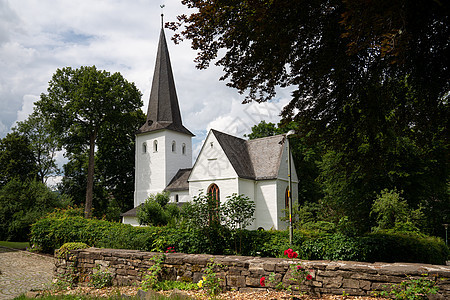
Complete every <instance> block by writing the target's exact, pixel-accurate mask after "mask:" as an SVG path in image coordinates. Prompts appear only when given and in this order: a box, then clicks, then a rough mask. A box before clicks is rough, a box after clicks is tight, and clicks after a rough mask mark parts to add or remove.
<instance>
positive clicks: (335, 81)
mask: <svg viewBox="0 0 450 300" xmlns="http://www.w3.org/2000/svg"><path fill="white" fill-rule="evenodd" d="M183 3H184V4H185V5H187V6H188V7H191V8H196V9H197V10H196V11H195V12H194V13H192V14H191V15H189V16H187V15H182V16H179V18H178V22H175V23H170V24H168V27H170V28H173V29H175V30H179V32H178V33H177V34H176V35H175V40H176V41H179V40H181V39H184V38H187V39H190V40H191V41H192V47H193V48H194V49H196V50H198V57H197V58H196V61H197V63H198V67H199V68H206V67H208V66H209V64H210V63H211V62H214V63H215V64H216V65H218V66H221V67H223V70H224V74H223V76H222V78H221V79H222V80H226V81H227V85H229V86H231V87H234V88H236V89H238V91H240V92H241V93H246V98H245V100H244V101H267V100H269V99H271V98H273V97H274V96H275V92H276V88H277V87H278V86H281V87H286V86H290V87H295V90H294V91H293V93H292V99H291V101H290V103H289V104H288V105H287V106H286V107H285V108H284V110H283V112H282V116H283V117H284V122H288V121H289V120H290V119H295V121H296V122H297V123H298V133H299V137H300V138H305V141H307V143H310V144H316V145H317V144H318V142H319V141H320V143H321V144H322V145H323V155H325V154H326V156H324V161H323V164H322V165H321V169H322V172H321V173H322V175H321V177H320V178H321V183H322V184H323V191H324V192H325V199H326V200H327V201H328V204H329V206H330V210H332V211H333V210H334V213H337V214H338V215H339V214H346V215H350V217H351V219H352V220H353V221H358V222H359V224H369V222H370V220H369V209H370V207H371V203H372V202H373V200H374V199H375V196H376V194H377V193H379V192H380V191H381V190H382V189H384V188H389V189H393V188H395V187H397V188H399V189H402V190H404V196H405V199H408V201H410V202H411V203H410V204H412V207H414V206H417V205H418V204H419V203H422V204H425V205H426V206H428V207H429V208H430V210H431V211H433V212H434V213H435V215H433V216H431V215H430V218H429V219H430V220H435V224H432V225H430V227H434V228H437V226H438V224H439V223H440V222H442V221H444V220H443V219H442V218H445V211H446V210H445V209H447V212H448V193H447V192H446V183H447V181H448V159H446V156H447V155H446V153H448V152H447V151H448V138H447V136H446V132H447V125H448V123H447V122H448V121H447V120H448V95H449V91H450V81H449V80H448V78H449V56H448V52H449V43H448V36H449V24H450V22H449V14H448V12H449V5H448V3H446V2H442V1H433V0H419V1H405V0H394V1H390V0H381V1H359V0H328V1H324V0H308V1H306V0H297V1H287V0H273V1H245V0H243V1H237V0H236V1H226V2H223V1H198V0H184V1H183ZM422 187H423V188H422ZM446 203H447V204H446ZM434 213H433V214H434ZM447 215H448V214H447ZM447 222H448V220H447Z"/></svg>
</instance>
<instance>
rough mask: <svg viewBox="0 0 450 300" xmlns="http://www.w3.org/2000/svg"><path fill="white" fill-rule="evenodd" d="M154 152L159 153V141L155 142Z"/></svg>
mask: <svg viewBox="0 0 450 300" xmlns="http://www.w3.org/2000/svg"><path fill="white" fill-rule="evenodd" d="M153 152H158V141H157V140H154V141H153Z"/></svg>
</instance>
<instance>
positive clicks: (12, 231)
mask: <svg viewBox="0 0 450 300" xmlns="http://www.w3.org/2000/svg"><path fill="white" fill-rule="evenodd" d="M70 201H71V200H70V198H69V197H67V196H66V195H58V194H57V193H55V192H52V191H51V190H50V189H49V188H48V187H47V186H46V185H45V184H44V183H42V182H40V181H39V180H35V179H28V180H25V181H21V180H19V179H11V180H10V181H8V183H6V185H4V186H3V187H2V188H0V239H6V240H12V241H26V240H28V235H29V233H30V226H31V224H33V223H34V222H36V221H37V220H38V219H39V218H41V217H43V216H44V215H45V214H46V213H48V212H50V211H52V210H53V208H55V207H65V206H67V205H68V204H70Z"/></svg>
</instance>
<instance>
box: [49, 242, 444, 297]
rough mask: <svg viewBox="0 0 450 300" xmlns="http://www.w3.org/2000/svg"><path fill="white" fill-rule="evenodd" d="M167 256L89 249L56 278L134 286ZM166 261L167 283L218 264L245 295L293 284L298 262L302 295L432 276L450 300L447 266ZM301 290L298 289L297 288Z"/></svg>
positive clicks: (179, 256) (73, 256)
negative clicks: (94, 277) (101, 275)
mask: <svg viewBox="0 0 450 300" xmlns="http://www.w3.org/2000/svg"><path fill="white" fill-rule="evenodd" d="M156 255H163V254H162V253H156V252H142V251H137V250H120V249H99V248H89V249H80V250H71V251H70V254H68V255H66V256H65V257H63V258H58V255H55V256H56V257H57V258H58V259H57V262H56V268H55V272H56V274H69V273H71V274H73V275H75V276H73V277H74V278H75V279H76V281H78V282H82V281H85V280H86V279H87V276H88V275H89V274H91V273H92V272H93V269H94V268H96V267H98V266H99V267H100V269H102V270H108V272H110V273H111V274H112V276H113V283H114V284H115V285H130V284H133V283H139V282H140V281H141V278H142V275H143V272H145V271H147V270H148V268H150V267H151V266H152V265H153V264H154V261H153V260H152V258H153V257H155V256H156ZM164 255H165V259H164V262H163V263H162V267H163V272H162V274H161V276H162V278H163V279H170V280H178V281H191V282H198V281H199V280H201V278H202V276H203V275H204V272H205V268H206V267H207V265H208V263H211V262H212V261H213V262H214V263H216V264H220V265H221V267H220V268H217V269H216V270H215V272H216V274H217V276H218V277H219V278H221V279H222V281H221V284H222V286H223V287H224V288H225V289H228V290H230V289H235V290H239V291H242V292H249V291H255V290H263V289H266V288H273V287H274V285H273V284H271V283H269V282H268V281H267V280H266V283H267V286H266V287H261V286H260V279H261V277H262V276H264V277H266V278H268V277H269V276H270V274H271V273H273V274H274V276H275V279H276V281H278V282H279V281H282V282H283V284H284V285H285V286H288V285H292V284H293V283H294V282H293V281H292V280H291V278H292V275H291V268H290V265H292V264H299V263H301V264H302V266H303V267H305V268H306V269H309V270H310V274H311V275H312V277H313V279H312V280H311V281H305V282H304V283H302V286H301V287H300V290H301V291H304V292H307V293H309V294H312V295H322V294H335V295H342V294H343V293H345V294H348V295H361V296H364V295H372V293H373V292H375V291H381V290H385V289H388V288H389V286H390V285H391V284H395V283H400V282H401V281H403V280H405V279H407V277H408V276H410V277H414V278H417V277H421V276H424V274H426V275H425V276H427V277H428V278H430V279H433V280H436V282H437V285H438V287H439V293H440V296H441V297H444V298H445V297H446V298H447V299H448V298H450V267H449V266H441V265H427V264H411V263H363V262H348V261H302V260H298V259H283V258H261V257H249V256H222V255H206V254H183V253H166V254H164ZM295 289H297V287H295V286H294V290H295Z"/></svg>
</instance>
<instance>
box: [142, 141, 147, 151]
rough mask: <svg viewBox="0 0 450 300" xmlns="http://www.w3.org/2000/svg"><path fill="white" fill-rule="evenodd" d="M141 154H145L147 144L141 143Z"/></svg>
mask: <svg viewBox="0 0 450 300" xmlns="http://www.w3.org/2000/svg"><path fill="white" fill-rule="evenodd" d="M142 153H147V143H142Z"/></svg>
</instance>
